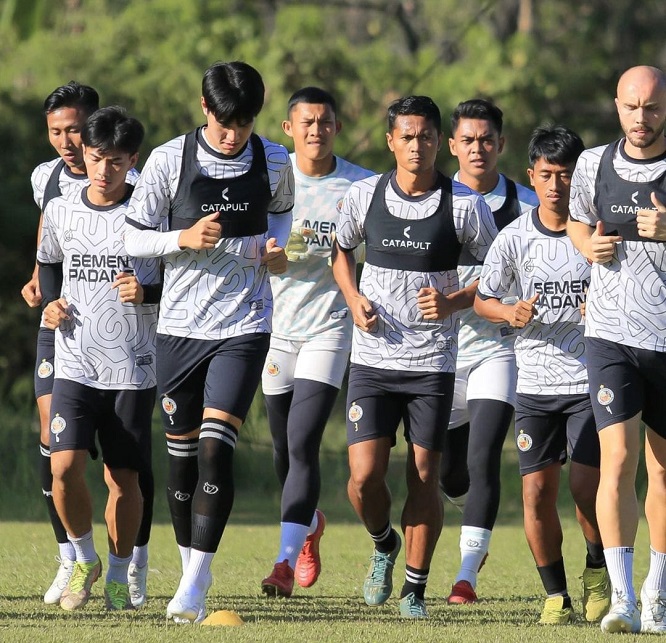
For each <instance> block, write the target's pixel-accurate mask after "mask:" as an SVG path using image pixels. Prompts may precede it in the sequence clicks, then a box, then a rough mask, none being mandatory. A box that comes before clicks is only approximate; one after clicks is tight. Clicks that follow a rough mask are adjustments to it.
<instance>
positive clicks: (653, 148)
mask: <svg viewBox="0 0 666 643" xmlns="http://www.w3.org/2000/svg"><path fill="white" fill-rule="evenodd" d="M624 152H625V154H626V155H627V156H628V157H629V158H632V159H641V160H644V159H654V158H657V157H658V156H661V155H662V154H663V153H664V152H666V136H660V137H659V138H658V139H657V140H656V141H655V142H654V143H652V145H650V146H649V147H635V146H634V145H632V144H631V143H630V142H629V139H627V138H625V139H624Z"/></svg>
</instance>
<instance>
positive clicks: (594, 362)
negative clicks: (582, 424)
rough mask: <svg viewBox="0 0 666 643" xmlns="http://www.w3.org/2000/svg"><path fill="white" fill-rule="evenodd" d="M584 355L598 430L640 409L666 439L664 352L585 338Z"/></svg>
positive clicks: (631, 415)
mask: <svg viewBox="0 0 666 643" xmlns="http://www.w3.org/2000/svg"><path fill="white" fill-rule="evenodd" d="M585 355H586V358H587V371H588V377H589V379H590V397H591V398H592V408H593V409H594V417H595V420H596V422H597V430H599V431H601V429H603V428H604V427H607V426H610V425H611V424H616V423H618V422H624V421H626V420H629V419H630V418H632V417H634V416H635V415H636V414H638V413H640V412H641V411H642V412H643V417H642V419H643V422H645V424H647V425H648V426H649V427H650V428H651V429H652V430H653V431H655V432H656V433H657V434H658V435H660V436H661V437H663V438H666V353H660V352H657V351H648V350H645V349H643V348H634V347H633V346H625V345H624V344H616V343H615V342H609V341H607V340H605V339H597V338H596V337H586V338H585Z"/></svg>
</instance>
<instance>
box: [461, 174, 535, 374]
mask: <svg viewBox="0 0 666 643" xmlns="http://www.w3.org/2000/svg"><path fill="white" fill-rule="evenodd" d="M458 174H459V172H456V174H455V175H454V176H453V179H454V180H455V181H457V180H458ZM515 185H516V192H517V194H516V197H517V199H518V205H519V208H520V212H521V214H525V213H526V212H530V211H531V210H532V209H533V208H535V207H536V206H538V205H539V199H537V195H536V194H535V193H534V192H533V191H532V190H530V189H529V188H526V187H525V186H524V185H521V184H520V183H516V184H515ZM481 196H483V198H484V200H485V202H486V203H487V204H488V206H489V207H490V209H491V210H492V211H493V212H497V211H498V210H500V209H501V208H502V206H503V205H504V203H505V201H506V177H505V176H504V175H503V174H500V175H499V181H498V182H497V185H496V186H495V187H494V188H493V189H492V190H491V191H490V192H488V193H487V194H482V195H481ZM480 276H481V264H478V265H475V266H458V281H459V282H460V287H461V288H466V287H467V286H469V285H471V284H473V283H474V282H475V281H476V280H477V279H478V278H479V277H480ZM512 294H513V293H510V294H509V296H511V295H512ZM514 338H515V335H514V329H513V328H511V327H510V326H509V325H508V324H493V323H492V322H489V321H488V320H486V319H483V318H482V317H479V316H478V315H477V314H476V313H475V312H474V308H466V309H465V310H461V311H460V332H459V334H458V360H457V364H458V368H466V367H468V366H472V365H475V364H479V363H481V362H483V361H484V360H486V359H488V358H489V357H491V356H497V355H499V354H505V353H512V352H513V342H514Z"/></svg>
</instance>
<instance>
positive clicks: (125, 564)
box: [106, 553, 132, 585]
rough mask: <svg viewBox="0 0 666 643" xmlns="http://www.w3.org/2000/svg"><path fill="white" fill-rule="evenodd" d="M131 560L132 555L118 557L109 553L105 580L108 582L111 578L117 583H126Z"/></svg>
mask: <svg viewBox="0 0 666 643" xmlns="http://www.w3.org/2000/svg"><path fill="white" fill-rule="evenodd" d="M131 562H132V557H131V556H128V557H127V558H119V557H118V556H114V555H113V554H111V553H109V562H108V566H107V568H106V582H107V583H110V582H111V581H112V580H114V581H116V582H117V583H122V584H123V585H127V570H128V569H129V564H130V563H131Z"/></svg>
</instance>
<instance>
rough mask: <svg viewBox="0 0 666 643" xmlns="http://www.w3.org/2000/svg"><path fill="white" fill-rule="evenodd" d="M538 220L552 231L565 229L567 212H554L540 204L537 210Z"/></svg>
mask: <svg viewBox="0 0 666 643" xmlns="http://www.w3.org/2000/svg"><path fill="white" fill-rule="evenodd" d="M538 216H539V221H541V223H542V225H543V226H544V228H547V229H548V230H552V231H553V232H562V230H566V229H567V219H568V218H569V213H568V212H564V213H560V212H555V211H554V210H547V209H546V208H544V207H543V206H542V205H540V206H539V210H538Z"/></svg>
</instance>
